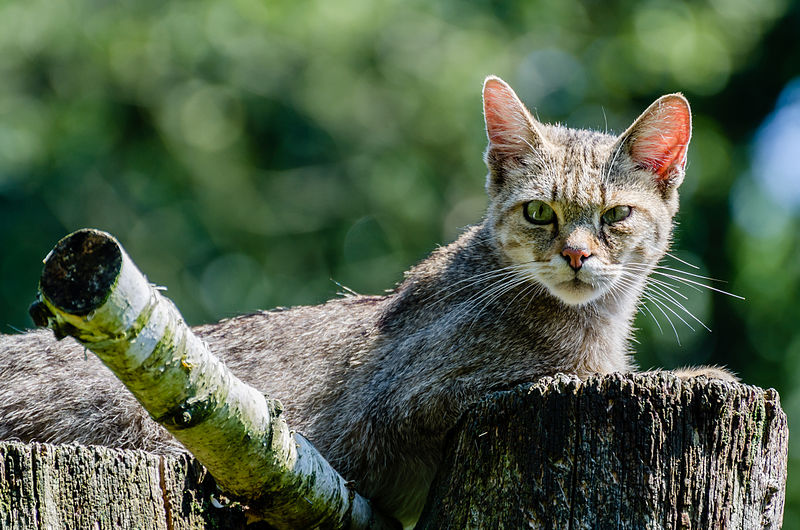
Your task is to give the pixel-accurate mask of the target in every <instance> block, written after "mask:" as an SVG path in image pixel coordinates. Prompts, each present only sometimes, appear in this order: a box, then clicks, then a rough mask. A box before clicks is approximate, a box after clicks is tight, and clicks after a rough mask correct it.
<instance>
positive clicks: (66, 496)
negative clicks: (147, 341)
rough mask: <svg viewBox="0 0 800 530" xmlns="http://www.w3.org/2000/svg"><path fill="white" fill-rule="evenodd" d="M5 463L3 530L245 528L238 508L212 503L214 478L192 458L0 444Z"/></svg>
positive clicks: (0, 483)
mask: <svg viewBox="0 0 800 530" xmlns="http://www.w3.org/2000/svg"><path fill="white" fill-rule="evenodd" d="M0 461H2V465H1V466H0V528H1V529H3V530H6V529H14V530H39V529H52V530H57V529H61V528H72V529H91V530H119V529H133V528H135V529H137V530H191V529H197V530H201V529H205V528H226V529H232V530H235V529H237V528H240V529H244V527H245V515H244V512H243V510H242V509H241V508H240V507H237V506H230V507H224V508H218V507H215V506H214V504H213V501H212V495H214V494H215V492H216V485H215V483H214V480H213V479H212V478H211V476H210V475H209V474H208V472H207V471H206V470H205V469H204V468H203V467H202V466H201V465H200V464H199V463H198V462H197V461H196V460H194V459H193V458H191V457H189V456H188V455H186V456H159V455H153V454H150V453H145V452H144V451H131V450H120V449H108V448H105V447H86V446H80V445H59V446H57V445H48V444H38V443H32V444H21V443H16V442H0ZM262 528H263V527H262Z"/></svg>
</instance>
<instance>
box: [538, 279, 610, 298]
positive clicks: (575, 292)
mask: <svg viewBox="0 0 800 530" xmlns="http://www.w3.org/2000/svg"><path fill="white" fill-rule="evenodd" d="M550 291H551V292H552V293H553V295H555V296H556V297H558V298H559V299H561V301H562V302H564V303H565V304H568V305H583V304H587V303H589V302H591V301H592V300H594V299H595V298H597V297H598V296H600V295H601V294H603V291H604V289H602V288H600V287H599V286H596V285H593V284H591V283H589V282H587V281H584V280H581V279H580V278H579V277H578V275H577V274H576V275H575V276H574V277H573V278H572V279H569V280H566V281H563V282H559V283H557V284H555V285H554V286H552V287H551V288H550Z"/></svg>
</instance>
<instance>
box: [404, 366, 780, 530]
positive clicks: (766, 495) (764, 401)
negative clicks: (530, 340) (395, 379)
mask: <svg viewBox="0 0 800 530" xmlns="http://www.w3.org/2000/svg"><path fill="white" fill-rule="evenodd" d="M787 450H788V427H787V423H786V415H785V414H784V412H783V411H782V410H781V407H780V401H779V397H778V394H777V392H776V391H775V390H773V389H769V390H763V389H760V388H757V387H753V386H746V385H742V384H738V383H732V382H723V381H720V380H709V379H706V378H705V377H699V378H694V379H689V380H682V379H680V378H678V377H676V376H675V375H673V374H670V373H667V372H664V373H649V374H636V375H620V374H612V375H609V376H605V377H601V376H598V377H593V378H590V379H588V380H586V381H584V382H581V381H580V380H578V379H577V378H574V377H568V376H557V377H556V378H552V379H545V380H542V381H539V382H537V383H535V384H525V385H521V386H518V387H516V388H514V389H513V390H510V391H506V392H499V393H495V394H492V395H491V396H489V397H488V398H487V399H485V400H483V401H482V402H481V403H479V404H478V405H477V406H476V407H474V408H472V409H471V410H470V411H469V412H468V413H466V414H465V415H464V416H463V417H462V418H461V420H460V421H459V423H458V425H457V427H456V428H455V429H454V430H453V431H452V432H451V434H450V437H449V442H448V444H447V445H446V449H445V460H444V463H443V464H442V466H441V468H440V469H439V473H438V474H437V476H436V479H435V480H434V483H433V486H432V487H431V492H430V494H429V496H428V501H427V504H426V506H425V509H424V510H423V514H422V517H421V519H420V521H419V523H418V525H417V528H419V529H427V528H430V529H434V528H435V529H439V528H442V529H444V528H453V529H455V528H458V529H460V528H493V529H494V528H619V529H628V528H629V529H643V528H653V529H655V528H669V529H706V528H723V529H725V528H740V529H747V530H751V529H756V528H770V529H778V528H780V527H781V524H782V520H783V507H784V497H785V485H786V459H787Z"/></svg>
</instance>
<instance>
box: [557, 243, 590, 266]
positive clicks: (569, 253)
mask: <svg viewBox="0 0 800 530" xmlns="http://www.w3.org/2000/svg"><path fill="white" fill-rule="evenodd" d="M561 255H562V256H564V258H565V259H566V260H567V262H568V263H569V266H570V267H572V268H573V269H575V270H576V271H577V270H578V269H580V268H581V266H583V262H584V261H586V258H588V257H589V256H591V255H592V253H591V252H589V251H588V250H586V249H585V248H572V247H564V250H562V251H561Z"/></svg>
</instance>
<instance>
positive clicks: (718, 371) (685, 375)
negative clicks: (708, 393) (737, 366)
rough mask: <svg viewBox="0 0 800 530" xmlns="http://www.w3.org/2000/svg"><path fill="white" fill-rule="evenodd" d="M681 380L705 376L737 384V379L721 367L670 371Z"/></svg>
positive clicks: (690, 367) (686, 368)
mask: <svg viewBox="0 0 800 530" xmlns="http://www.w3.org/2000/svg"><path fill="white" fill-rule="evenodd" d="M672 373H674V374H675V375H677V376H678V377H680V378H681V379H690V378H692V377H699V376H705V377H707V378H709V379H722V380H723V381H733V382H734V383H738V382H739V378H738V377H737V376H736V374H734V373H733V372H731V371H730V370H728V369H727V368H723V367H722V366H687V367H685V368H677V369H675V370H673V371H672Z"/></svg>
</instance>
